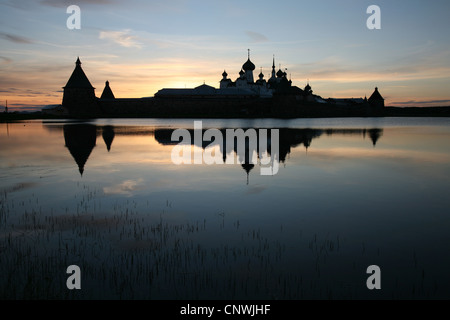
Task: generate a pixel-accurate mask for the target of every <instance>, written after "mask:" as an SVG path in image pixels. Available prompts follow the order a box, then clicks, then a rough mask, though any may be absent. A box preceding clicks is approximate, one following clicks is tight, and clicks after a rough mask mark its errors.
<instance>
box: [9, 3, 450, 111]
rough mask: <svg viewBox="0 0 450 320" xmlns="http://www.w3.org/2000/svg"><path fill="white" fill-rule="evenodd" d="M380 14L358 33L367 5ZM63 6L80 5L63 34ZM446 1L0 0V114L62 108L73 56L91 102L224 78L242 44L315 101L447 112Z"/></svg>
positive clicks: (449, 53) (236, 67) (235, 65)
mask: <svg viewBox="0 0 450 320" xmlns="http://www.w3.org/2000/svg"><path fill="white" fill-rule="evenodd" d="M373 4H375V5H378V6H379V7H380V8H381V30H369V29H368V28H367V26H366V21H367V19H368V18H369V16H370V14H367V13H366V10H367V8H368V6H370V5H373ZM69 5H78V6H79V7H80V9H81V29H79V30H76V29H74V30H70V29H68V28H67V26H66V21H67V19H68V18H69V16H70V14H68V13H66V9H67V7H68V6H69ZM449 12H450V1H448V0H432V1H423V0H409V1H400V0H395V1H384V0H376V1H363V0H343V1H329V0H323V1H299V0H294V1H284V0H281V1H266V0H260V1H248V0H239V1H235V0H232V1H187V0H170V1H144V0H131V1H119V0H82V1H79V0H78V1H76V0H68V1H66V0H62V1H61V0H40V1H37V0H36V1H27V0H10V1H8V0H0V112H1V111H3V110H4V106H5V102H6V100H8V107H9V108H10V110H11V111H13V110H32V109H36V108H38V109H41V108H42V107H43V106H45V105H49V104H59V103H61V101H62V87H63V86H64V85H65V84H66V82H67V80H68V79H69V77H70V75H71V73H72V71H73V69H74V67H75V61H76V59H77V57H78V56H79V57H80V60H81V62H82V68H83V70H84V71H85V73H86V75H87V76H88V78H89V80H90V81H91V83H92V85H93V86H94V87H95V88H96V95H97V96H100V95H101V93H102V90H103V87H104V85H105V81H106V80H109V82H110V86H111V89H112V90H113V92H114V94H115V96H116V97H117V98H128V97H135V98H139V97H149V96H153V95H154V94H155V93H156V92H157V91H158V90H159V89H161V88H184V87H195V86H198V85H201V84H203V83H206V84H208V85H211V86H214V87H218V86H219V81H220V79H221V74H222V72H223V70H224V69H225V70H226V71H227V72H228V74H229V77H230V78H231V79H232V80H235V79H236V78H237V77H238V72H239V71H240V69H241V66H242V64H243V63H244V62H245V61H246V59H247V49H250V50H251V51H250V52H251V60H252V62H253V63H254V64H255V66H256V68H257V69H256V70H255V73H256V75H257V74H258V73H259V72H260V68H261V67H262V71H263V73H264V75H265V78H266V79H267V78H268V75H269V74H270V71H271V66H272V57H273V55H275V60H276V66H277V69H278V68H279V67H280V65H281V68H282V69H283V70H284V69H285V68H287V74H288V76H289V77H290V78H291V79H292V82H293V85H296V86H299V87H301V88H303V87H304V86H305V85H306V83H307V81H308V80H309V82H310V84H311V86H312V89H313V90H314V93H315V94H317V95H320V96H322V97H323V98H328V97H335V98H351V97H355V98H356V97H364V96H365V95H367V96H370V94H371V93H372V92H373V90H374V87H376V86H377V87H378V88H379V91H380V93H381V94H382V95H383V97H384V98H385V99H386V105H392V106H410V105H414V106H435V105H450V41H449V36H448V34H449V33H450V19H449Z"/></svg>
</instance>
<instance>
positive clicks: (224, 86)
mask: <svg viewBox="0 0 450 320" xmlns="http://www.w3.org/2000/svg"><path fill="white" fill-rule="evenodd" d="M255 68H256V67H255V65H254V64H253V62H252V61H251V60H250V50H248V59H247V61H246V62H245V63H244V64H243V65H242V68H241V70H240V71H239V76H238V77H237V79H236V80H235V81H232V80H231V79H229V78H228V73H227V72H226V70H224V71H223V73H222V80H220V89H221V90H233V88H239V89H245V90H248V91H249V92H252V93H254V94H256V95H258V96H259V97H261V98H270V97H272V96H273V94H274V92H275V90H276V89H277V88H278V87H280V86H285V87H290V86H292V81H291V80H288V79H287V74H286V72H283V71H282V70H281V68H280V69H279V70H278V72H276V73H275V57H274V58H273V63H272V76H271V77H270V79H268V80H267V81H266V79H264V73H263V72H262V68H261V70H260V73H259V75H258V80H256V81H255V80H254V79H255V78H254V75H253V71H255Z"/></svg>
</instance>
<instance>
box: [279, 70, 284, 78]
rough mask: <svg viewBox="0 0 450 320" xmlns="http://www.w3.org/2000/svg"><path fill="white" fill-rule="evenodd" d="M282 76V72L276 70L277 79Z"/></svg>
mask: <svg viewBox="0 0 450 320" xmlns="http://www.w3.org/2000/svg"><path fill="white" fill-rule="evenodd" d="M282 76H284V72H283V71H281V69H280V70H278V72H277V77H278V78H281V77H282Z"/></svg>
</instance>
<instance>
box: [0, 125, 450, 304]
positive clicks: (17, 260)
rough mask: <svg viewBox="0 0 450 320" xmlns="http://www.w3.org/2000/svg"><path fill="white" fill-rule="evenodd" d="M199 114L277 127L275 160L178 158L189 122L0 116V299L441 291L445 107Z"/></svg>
mask: <svg viewBox="0 0 450 320" xmlns="http://www.w3.org/2000/svg"><path fill="white" fill-rule="evenodd" d="M202 126H203V129H208V128H217V129H237V128H243V129H247V128H254V129H256V131H257V132H259V131H258V129H262V128H266V129H279V152H278V159H279V160H280V165H279V169H278V172H276V174H273V175H261V168H262V167H263V165H261V164H258V163H256V164H254V165H252V164H250V163H245V162H244V163H238V162H237V159H236V161H235V163H234V164H224V163H223V162H222V163H215V164H206V163H204V162H202V163H201V164H180V165H176V164H174V162H173V160H172V152H173V150H174V148H176V147H177V146H179V145H178V142H177V141H172V139H171V135H172V132H173V131H174V130H175V129H178V128H185V129H191V131H189V132H191V133H193V132H194V131H192V129H193V128H194V122H193V120H162V119H120V120H110V119H103V120H102V119H100V120H95V121H89V122H73V121H40V120H36V121H26V122H16V123H9V124H6V123H1V124H0V254H1V255H0V259H1V262H0V275H1V276H0V298H2V299H284V300H290V299H372V298H375V299H380V298H381V299H448V298H450V273H449V270H450V250H449V249H450V232H449V231H450V210H449V208H450V197H449V187H450V119H448V118H347V119H297V120H273V119H266V120H203V122H202ZM269 131H270V130H269ZM221 132H225V130H222V131H221ZM224 138H225V136H224ZM220 142H221V141H215V142H214V143H211V145H208V144H209V142H203V143H202V142H200V145H199V144H198V143H197V144H196V143H195V141H193V145H192V146H190V147H189V148H190V149H192V152H193V154H194V153H197V154H204V153H205V152H210V151H211V148H212V146H217V148H216V149H215V152H217V153H215V155H217V156H218V157H219V159H220V158H222V159H235V156H236V155H235V152H234V151H232V152H230V153H228V154H226V152H224V150H226V148H225V147H224V146H223V145H222V144H221V143H220ZM271 144H272V147H273V145H274V144H273V141H272V142H271ZM269 149H270V147H269ZM258 151H259V152H260V156H262V155H264V154H265V155H266V156H269V157H270V156H271V155H274V154H275V152H274V151H273V150H258ZM224 153H225V154H224ZM241 160H242V158H241ZM70 265H77V266H79V267H80V270H81V290H69V289H68V288H67V286H66V280H67V279H68V277H69V276H70V274H67V273H66V269H67V267H68V266H70ZM370 265H377V266H379V267H380V270H381V278H380V283H381V289H380V290H377V289H374V290H369V289H368V288H367V285H366V281H367V279H368V277H369V276H370V274H368V273H367V268H368V267H369V266H370Z"/></svg>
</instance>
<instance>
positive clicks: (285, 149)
mask: <svg viewBox="0 0 450 320" xmlns="http://www.w3.org/2000/svg"><path fill="white" fill-rule="evenodd" d="M54 127H55V126H53V128H54ZM62 129H63V132H64V140H65V143H66V147H67V149H68V150H69V152H70V154H71V155H72V157H73V158H74V160H75V162H76V163H77V165H78V170H79V172H80V174H81V175H83V172H84V167H85V165H86V162H87V160H88V158H89V156H90V155H91V153H92V150H93V149H94V148H95V146H96V143H97V136H100V135H101V136H102V138H103V141H104V143H105V146H106V149H107V150H108V152H109V151H110V150H111V148H112V142H113V140H114V138H115V137H116V136H124V135H129V136H133V135H134V136H136V135H146V136H154V138H155V140H156V141H157V142H158V143H160V144H161V145H167V146H171V145H172V146H173V145H177V144H179V143H180V141H172V133H173V131H174V129H152V130H145V131H143V130H142V129H133V128H130V127H128V126H126V127H121V126H110V125H107V126H96V125H92V124H66V125H64V126H62ZM278 130H279V149H278V154H277V155H276V158H277V159H278V161H279V162H280V163H285V162H286V159H287V158H288V155H289V154H290V153H291V150H292V149H293V148H298V147H300V146H301V145H303V146H304V147H305V149H306V150H307V149H308V148H309V147H310V146H311V142H312V140H313V139H317V138H319V137H321V136H322V135H324V134H325V135H327V136H331V135H360V136H363V138H365V137H366V136H367V135H368V136H369V137H370V139H371V141H372V144H373V146H374V147H375V145H376V143H377V141H378V139H379V138H380V137H381V135H382V134H383V129H376V128H374V129H291V128H280V129H278ZM188 131H189V132H190V135H191V137H194V130H193V129H192V130H188ZM205 131H206V130H202V136H203V133H204V132H205ZM220 131H221V133H222V135H223V137H225V136H226V129H221V130H220ZM244 131H245V130H244ZM256 132H257V133H259V130H256ZM267 133H268V136H267V140H268V141H267V144H266V146H267V150H259V146H260V143H259V135H257V139H258V141H257V143H256V149H254V150H250V148H249V144H245V155H244V156H243V157H242V158H240V156H242V155H239V154H238V151H237V142H236V141H235V143H234V145H233V147H232V148H231V149H232V150H233V151H234V154H235V155H236V156H237V157H238V159H237V160H238V161H239V163H241V166H242V168H243V169H244V170H245V172H246V174H247V178H248V176H249V173H250V171H251V170H252V169H253V168H254V167H255V164H253V163H251V161H250V159H251V155H252V154H253V153H254V152H256V155H257V156H258V159H259V158H260V157H259V155H261V154H263V153H267V154H268V155H269V156H271V155H273V152H272V150H271V141H270V130H267ZM185 142H186V141H183V143H185ZM191 145H194V141H193V138H192V140H191ZM214 146H218V147H219V150H220V153H221V154H222V160H223V163H225V162H226V159H227V156H230V154H228V155H227V152H226V150H227V146H226V139H223V141H222V143H220V144H219V143H218V142H217V141H212V142H210V141H202V144H201V145H198V147H201V148H202V149H206V148H209V147H214ZM258 161H259V160H258Z"/></svg>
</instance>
